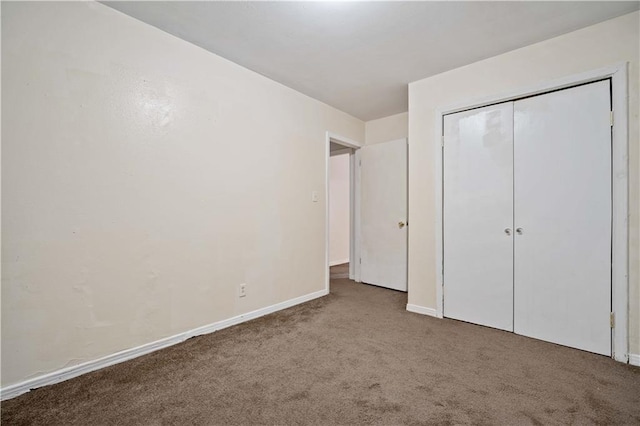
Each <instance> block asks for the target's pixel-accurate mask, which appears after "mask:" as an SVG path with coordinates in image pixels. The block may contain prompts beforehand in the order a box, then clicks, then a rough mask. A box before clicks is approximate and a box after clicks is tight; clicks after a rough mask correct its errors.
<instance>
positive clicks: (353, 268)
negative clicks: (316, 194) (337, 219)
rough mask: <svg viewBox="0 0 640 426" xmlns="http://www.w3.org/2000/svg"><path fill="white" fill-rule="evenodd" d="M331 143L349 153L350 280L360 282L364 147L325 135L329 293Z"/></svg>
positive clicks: (325, 246)
mask: <svg viewBox="0 0 640 426" xmlns="http://www.w3.org/2000/svg"><path fill="white" fill-rule="evenodd" d="M331 142H333V143H336V144H338V145H342V146H344V147H345V150H347V149H348V150H349V151H351V152H350V153H349V279H352V280H354V281H355V282H360V264H359V263H358V262H355V259H359V258H360V173H359V168H357V167H356V164H357V163H356V162H357V161H359V159H360V152H359V149H360V148H362V147H363V146H364V145H363V144H362V143H360V142H357V141H354V140H353V139H349V138H347V137H344V136H340V135H338V134H335V133H332V132H330V131H327V132H326V134H325V186H324V194H325V213H324V218H325V223H324V230H325V241H324V264H325V279H324V281H325V290H326V292H327V294H328V293H329V279H330V277H331V272H330V266H329V226H330V224H329V214H330V213H329V186H330V182H329V181H330V178H331V176H330V174H329V173H330V171H329V165H330V160H331Z"/></svg>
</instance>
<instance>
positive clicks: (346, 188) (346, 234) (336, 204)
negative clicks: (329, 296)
mask: <svg viewBox="0 0 640 426" xmlns="http://www.w3.org/2000/svg"><path fill="white" fill-rule="evenodd" d="M350 162H351V161H350V159H349V154H348V153H346V154H339V155H333V156H331V157H330V158H329V264H330V265H338V264H341V263H346V262H349V249H350V244H349V241H350V239H351V238H350V223H349V221H350V219H351V215H350V211H351V209H350V208H349V204H350V202H351V199H350V189H351V186H350V182H349V179H350V176H349V174H350V173H349V172H350V170H349V169H350Z"/></svg>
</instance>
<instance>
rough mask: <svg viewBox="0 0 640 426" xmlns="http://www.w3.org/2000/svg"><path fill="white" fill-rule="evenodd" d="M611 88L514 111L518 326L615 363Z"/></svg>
mask: <svg viewBox="0 0 640 426" xmlns="http://www.w3.org/2000/svg"><path fill="white" fill-rule="evenodd" d="M609 110H610V94H609V81H608V80H607V81H602V82H597V83H592V84H588V85H584V86H579V87H574V88H571V89H567V90H561V91H558V92H553V93H549V94H546V95H541V96H535V97H532V98H528V99H524V100H521V101H517V102H515V103H514V169H515V183H514V185H515V188H514V189H515V193H514V194H515V212H514V215H515V227H516V228H517V229H520V228H521V229H522V233H521V234H520V232H516V236H515V256H514V259H515V285H514V288H515V290H514V291H515V295H514V301H515V312H514V314H515V319H514V322H515V323H514V331H515V332H516V333H518V334H522V335H525V336H529V337H535V338H538V339H542V340H546V341H549V342H554V343H558V344H562V345H566V346H571V347H574V348H579V349H583V350H587V351H591V352H595V353H599V354H603V355H611V329H610V326H609V313H610V310H611V128H610V118H609Z"/></svg>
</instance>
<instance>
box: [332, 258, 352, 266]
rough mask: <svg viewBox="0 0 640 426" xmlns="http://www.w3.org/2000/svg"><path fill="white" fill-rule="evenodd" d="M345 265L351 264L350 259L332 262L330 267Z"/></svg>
mask: <svg viewBox="0 0 640 426" xmlns="http://www.w3.org/2000/svg"><path fill="white" fill-rule="evenodd" d="M343 263H349V259H343V260H334V261H330V262H329V266H336V265H342V264H343Z"/></svg>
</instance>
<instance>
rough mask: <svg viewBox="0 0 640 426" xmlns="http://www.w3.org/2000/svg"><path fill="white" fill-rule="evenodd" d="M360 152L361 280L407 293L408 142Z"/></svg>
mask: <svg viewBox="0 0 640 426" xmlns="http://www.w3.org/2000/svg"><path fill="white" fill-rule="evenodd" d="M358 151H359V156H360V258H361V266H360V279H361V281H362V282H365V283H368V284H375V285H379V286H382V287H387V288H391V289H394V290H401V291H407V227H406V221H407V140H406V139H399V140H396V141H391V142H386V143H380V144H375V145H369V146H365V147H362V148H360V149H359V150H358Z"/></svg>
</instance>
